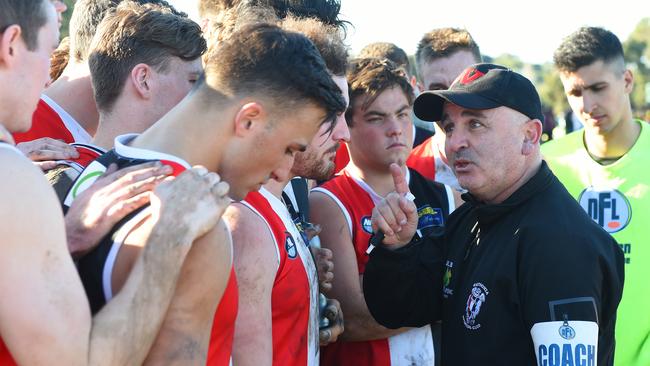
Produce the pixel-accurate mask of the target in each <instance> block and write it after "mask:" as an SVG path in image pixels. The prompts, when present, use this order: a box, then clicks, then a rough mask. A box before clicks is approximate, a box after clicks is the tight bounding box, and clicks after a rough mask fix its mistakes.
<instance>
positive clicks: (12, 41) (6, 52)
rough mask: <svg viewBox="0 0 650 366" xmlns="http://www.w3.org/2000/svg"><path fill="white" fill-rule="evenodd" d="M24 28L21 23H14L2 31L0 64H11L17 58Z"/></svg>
mask: <svg viewBox="0 0 650 366" xmlns="http://www.w3.org/2000/svg"><path fill="white" fill-rule="evenodd" d="M21 34H22V30H21V28H20V26H19V25H17V24H12V25H10V26H8V27H7V29H5V30H4V32H2V36H1V37H0V64H2V65H5V66H11V65H13V64H14V63H15V60H16V47H17V45H18V42H22V39H21V37H20V35H21Z"/></svg>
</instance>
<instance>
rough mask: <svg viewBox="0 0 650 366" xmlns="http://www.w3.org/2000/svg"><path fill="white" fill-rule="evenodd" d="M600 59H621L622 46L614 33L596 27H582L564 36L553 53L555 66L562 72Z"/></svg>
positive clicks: (571, 70)
mask: <svg viewBox="0 0 650 366" xmlns="http://www.w3.org/2000/svg"><path fill="white" fill-rule="evenodd" d="M598 60H602V61H603V62H605V63H609V62H611V61H615V60H616V61H618V60H620V61H623V46H622V45H621V42H620V41H619V40H618V37H616V35H614V33H612V32H610V31H608V30H606V29H603V28H598V27H582V28H580V29H578V30H577V31H576V32H574V33H572V34H571V35H569V36H568V37H566V38H565V39H564V40H563V41H562V44H560V46H559V47H558V48H557V50H555V53H554V54H553V62H554V63H555V66H556V67H557V68H558V69H559V70H560V71H564V72H574V71H577V70H578V69H579V68H581V67H583V66H587V65H591V64H592V63H594V62H596V61H598Z"/></svg>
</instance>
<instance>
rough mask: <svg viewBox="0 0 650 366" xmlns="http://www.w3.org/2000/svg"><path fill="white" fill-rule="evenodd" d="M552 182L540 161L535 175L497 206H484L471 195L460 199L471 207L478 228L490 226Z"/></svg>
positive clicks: (466, 194)
mask: <svg viewBox="0 0 650 366" xmlns="http://www.w3.org/2000/svg"><path fill="white" fill-rule="evenodd" d="M553 180H554V175H553V173H552V172H551V169H549V167H548V165H547V164H546V161H543V160H542V164H541V166H540V167H539V170H538V171H537V173H535V175H534V176H533V177H532V178H530V179H529V180H528V182H526V183H524V185H522V186H521V187H519V189H518V190H516V191H515V192H514V193H513V194H512V195H510V197H508V198H506V200H505V201H503V202H501V203H498V204H486V203H484V202H481V201H479V200H477V199H476V198H475V197H474V196H472V194H471V193H465V194H463V195H462V198H463V199H464V200H465V202H466V203H467V204H469V206H470V207H471V211H474V213H475V215H476V216H477V219H478V222H479V226H484V225H485V224H491V223H493V222H495V221H497V220H499V219H500V218H501V217H502V216H504V215H505V214H507V213H509V212H510V211H512V210H514V209H515V208H516V207H519V206H521V205H522V204H523V203H524V202H526V201H528V200H529V199H530V198H532V197H534V196H536V195H538V194H539V193H540V192H541V191H543V190H545V189H546V188H548V186H550V185H551V183H552V182H553Z"/></svg>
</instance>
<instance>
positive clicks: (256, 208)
mask: <svg viewBox="0 0 650 366" xmlns="http://www.w3.org/2000/svg"><path fill="white" fill-rule="evenodd" d="M242 203H244V204H245V205H246V206H248V207H249V208H251V209H252V210H253V212H255V213H256V214H258V215H259V216H260V217H261V218H262V219H263V220H264V222H265V223H266V225H267V226H268V227H269V229H270V230H271V232H272V233H273V239H274V241H275V244H276V253H277V255H278V262H279V266H278V271H277V273H276V274H275V281H274V282H273V290H272V293H271V307H272V326H273V365H277V366H287V365H300V366H303V365H317V364H318V357H319V355H318V353H319V348H318V344H319V340H318V280H317V273H316V266H315V264H314V262H313V259H312V257H311V253H310V252H309V248H308V247H307V246H306V245H305V243H304V241H303V239H302V236H301V235H300V232H299V231H298V229H297V228H296V226H295V225H294V223H293V221H292V220H291V215H290V213H289V211H288V210H287V209H286V207H285V206H284V204H283V203H282V201H280V199H278V198H277V197H275V196H273V195H272V194H271V193H270V192H269V191H267V190H266V189H264V188H262V189H261V190H260V191H259V192H251V193H249V194H248V195H247V196H246V199H245V200H244V201H242Z"/></svg>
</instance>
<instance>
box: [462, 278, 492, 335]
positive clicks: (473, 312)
mask: <svg viewBox="0 0 650 366" xmlns="http://www.w3.org/2000/svg"><path fill="white" fill-rule="evenodd" d="M489 294H490V291H488V289H487V287H485V285H483V284H482V283H480V282H477V283H475V284H474V285H473V286H472V291H470V293H469V296H468V297H467V305H466V306H465V314H464V315H463V324H465V327H466V328H467V329H471V330H476V329H478V328H480V327H481V324H479V323H478V322H477V321H476V317H477V316H478V314H479V312H480V311H481V307H482V306H483V303H485V300H486V299H487V296H488V295H489Z"/></svg>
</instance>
